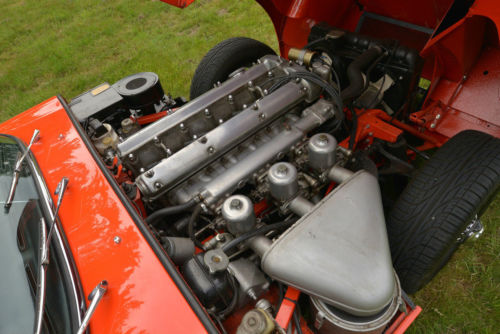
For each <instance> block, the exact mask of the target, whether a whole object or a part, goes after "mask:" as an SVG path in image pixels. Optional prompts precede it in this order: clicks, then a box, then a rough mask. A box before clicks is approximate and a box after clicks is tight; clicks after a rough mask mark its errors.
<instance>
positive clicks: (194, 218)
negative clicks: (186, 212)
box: [188, 205, 203, 249]
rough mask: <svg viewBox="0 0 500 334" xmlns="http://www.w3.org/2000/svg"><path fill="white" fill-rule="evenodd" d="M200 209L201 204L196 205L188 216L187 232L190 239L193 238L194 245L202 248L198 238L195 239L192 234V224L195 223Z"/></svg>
mask: <svg viewBox="0 0 500 334" xmlns="http://www.w3.org/2000/svg"><path fill="white" fill-rule="evenodd" d="M201 209H202V208H201V205H198V206H197V207H196V208H195V209H194V211H193V213H192V214H191V217H190V218H189V222H188V234H189V237H190V238H191V240H193V242H194V244H195V245H196V247H198V248H200V249H203V244H202V243H201V242H200V241H199V240H198V239H196V236H195V235H194V224H195V223H196V221H197V220H198V217H199V216H200V213H201Z"/></svg>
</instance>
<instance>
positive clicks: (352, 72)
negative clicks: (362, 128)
mask: <svg viewBox="0 0 500 334" xmlns="http://www.w3.org/2000/svg"><path fill="white" fill-rule="evenodd" d="M381 54H382V49H381V48H380V47H378V46H372V47H370V48H369V49H368V50H366V51H365V52H363V53H362V54H361V55H359V56H358V57H357V58H356V59H354V60H353V61H352V62H351V63H350V64H349V66H348V67H347V78H348V79H349V86H347V87H346V88H345V89H344V90H343V91H342V92H341V96H342V99H343V100H344V101H346V100H350V99H352V98H355V97H358V96H359V95H361V93H363V89H364V87H365V83H364V80H363V75H362V71H363V70H364V69H365V68H367V67H368V66H369V65H370V64H371V63H372V62H373V61H375V59H377V58H378V57H379V56H380V55H381Z"/></svg>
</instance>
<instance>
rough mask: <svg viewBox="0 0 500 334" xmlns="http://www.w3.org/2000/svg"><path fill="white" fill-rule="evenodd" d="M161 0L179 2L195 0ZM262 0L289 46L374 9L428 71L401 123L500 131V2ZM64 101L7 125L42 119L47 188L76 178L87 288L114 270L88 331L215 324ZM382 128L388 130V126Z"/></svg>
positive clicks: (69, 200) (38, 153)
mask: <svg viewBox="0 0 500 334" xmlns="http://www.w3.org/2000/svg"><path fill="white" fill-rule="evenodd" d="M164 1H165V2H168V3H171V4H174V5H176V6H179V7H185V6H187V5H189V4H190V3H191V2H193V0H187V1H185V0H164ZM258 2H259V3H260V4H261V5H262V7H263V8H264V9H265V10H266V11H267V12H268V13H269V16H270V17H271V19H272V21H273V24H274V26H275V29H276V32H277V36H278V40H279V46H280V51H281V54H282V55H283V56H285V55H287V52H288V50H289V48H290V47H302V46H304V45H305V44H306V43H307V36H308V33H309V30H310V27H311V26H312V24H313V23H316V22H320V21H325V22H327V23H329V24H330V25H332V26H336V27H339V28H343V29H346V30H351V31H354V30H356V27H357V26H358V25H359V22H360V20H365V23H364V24H363V26H362V27H363V28H362V29H361V31H360V32H364V33H367V32H368V31H369V32H371V33H372V34H373V36H374V37H383V38H396V39H399V40H401V42H402V43H404V44H407V45H408V46H411V47H415V48H418V49H419V50H421V51H420V54H421V56H422V57H423V58H424V59H425V66H424V69H423V74H422V75H423V77H425V78H427V79H428V80H430V82H431V86H430V88H429V91H428V94H427V98H426V101H425V103H424V107H423V108H422V110H420V111H418V112H416V113H414V114H413V115H412V116H411V119H412V120H413V121H414V123H413V124H411V125H407V124H399V125H398V124H392V125H393V126H394V125H395V126H396V127H399V128H402V129H403V130H406V131H412V132H414V133H416V134H418V135H419V136H421V137H422V138H423V139H425V140H427V143H426V145H428V147H432V146H440V145H441V144H442V143H444V142H445V141H446V139H447V138H450V137H451V136H453V135H454V134H456V133H458V132H460V131H461V130H463V129H476V130H480V131H483V132H486V133H490V134H492V135H494V136H496V137H500V86H499V83H500V61H499V59H500V49H499V48H498V42H499V35H498V31H500V6H498V4H497V1H496V0H477V1H475V3H474V4H473V5H472V6H471V7H470V8H469V9H468V12H467V13H466V14H465V16H463V17H462V18H459V19H458V20H456V21H455V22H454V23H452V24H451V25H449V26H447V27H446V28H445V29H443V30H442V31H439V32H435V29H438V27H439V26H440V25H441V24H443V21H444V19H443V18H445V17H446V13H447V12H448V10H449V9H450V7H451V6H452V3H453V1H452V0H441V1H433V0H421V1H413V2H401V1H383V0H377V1H367V0H360V1H354V0H336V1H326V0H322V1H313V0H302V1H279V0H259V1H258ZM367 13H370V15H367ZM370 20H371V21H373V20H375V21H378V24H379V25H378V28H377V29H376V30H373V29H370V24H372V23H373V22H370ZM381 22H382V23H381ZM384 22H385V23H384ZM402 23H407V26H406V27H405V26H404V25H403V24H402ZM394 27H399V28H398V29H395V28H394ZM417 28H418V29H417ZM365 30H366V31H365ZM429 37H430V38H429ZM67 108H68V107H67V106H66V104H65V102H64V100H63V99H61V98H59V97H53V98H51V99H49V100H47V101H45V102H43V103H41V104H40V105H38V106H35V107H33V108H31V109H29V110H27V111H25V112H24V113H22V114H20V115H18V116H16V117H14V118H12V119H10V120H9V121H7V122H5V123H3V124H1V125H0V133H5V134H10V135H13V136H16V137H18V138H20V139H21V140H22V141H24V142H28V141H29V138H30V136H31V134H32V131H33V129H34V128H37V129H39V130H40V132H41V136H40V140H39V141H38V142H36V143H35V144H34V145H33V147H32V152H33V154H34V156H35V157H36V159H37V162H38V164H39V166H40V169H41V171H42V173H43V176H44V177H45V180H46V183H47V186H48V188H49V190H50V191H51V192H54V190H55V188H56V186H57V183H58V181H59V180H60V179H61V177H63V176H66V177H68V178H69V180H70V181H69V187H68V191H67V197H66V199H65V201H64V205H63V206H62V208H61V210H60V220H61V223H62V227H63V229H64V233H65V235H66V238H67V240H68V244H69V247H70V249H71V252H72V254H73V257H74V260H75V263H76V267H77V269H78V273H79V276H80V279H81V284H82V288H83V293H84V295H88V294H89V293H90V292H91V291H92V289H93V288H94V287H95V285H96V284H97V283H98V282H99V281H101V280H103V279H105V280H107V281H108V282H109V291H108V293H107V294H106V295H105V296H104V298H103V300H102V302H101V304H100V305H99V307H98V308H97V311H96V312H95V314H94V316H93V318H92V320H91V322H90V330H91V332H95V333H159V332H165V331H168V332H171V333H180V332H184V333H204V332H207V331H212V330H215V327H214V326H213V324H212V323H211V321H210V319H209V317H208V315H207V314H206V313H205V311H204V310H203V308H202V307H201V306H200V305H199V304H198V302H197V301H196V299H195V297H194V296H193V295H192V293H191V292H190V290H189V288H188V287H187V285H186V284H185V282H184V281H183V279H182V278H181V276H180V274H179V273H178V272H177V270H176V268H175V267H174V265H173V264H172V263H171V261H170V260H169V258H168V256H167V255H166V253H165V252H164V251H163V249H161V248H160V247H159V246H158V245H157V244H156V243H155V241H154V240H152V238H153V237H152V235H151V233H149V232H148V231H147V227H146V225H144V224H143V222H142V219H141V218H140V216H139V215H138V214H137V212H136V211H135V210H134V208H133V207H132V206H131V205H130V204H129V203H128V202H127V201H126V200H125V197H124V195H123V193H122V191H121V190H120V189H119V188H118V186H117V184H116V183H115V182H114V180H113V178H112V176H111V174H110V173H109V171H107V170H106V168H105V167H104V165H103V164H102V162H100V160H99V158H97V154H96V152H95V149H93V147H92V146H91V145H89V143H88V142H87V141H86V139H85V135H84V133H83V132H82V129H81V127H80V126H79V124H78V122H77V121H75V119H73V116H72V115H71V113H70V112H69V110H68V109H67ZM370 117H372V118H370V119H368V118H367V119H366V121H367V122H370V124H374V123H376V122H380V124H381V125H380V127H379V128H381V129H383V128H384V124H386V123H384V122H383V121H384V120H383V119H381V118H380V117H381V116H380V114H377V113H373V114H371V115H370ZM380 136H391V133H390V131H389V132H384V131H381V132H380ZM362 137H363V136H362V135H361V136H360V138H358V140H362V139H363V138H362ZM87 303H88V302H87ZM418 313H419V309H416V310H415V311H414V312H413V313H412V314H410V316H408V317H407V318H406V319H403V318H404V316H401V317H400V318H398V320H397V321H396V322H395V324H394V325H393V327H392V328H391V329H392V330H394V333H396V332H402V331H404V330H405V328H407V327H408V325H409V323H410V322H411V321H412V320H413V319H414V318H415V317H416V316H417V315H418ZM288 320H289V319H288Z"/></svg>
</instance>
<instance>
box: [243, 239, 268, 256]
mask: <svg viewBox="0 0 500 334" xmlns="http://www.w3.org/2000/svg"><path fill="white" fill-rule="evenodd" d="M272 244H273V242H272V240H271V239H269V238H268V237H266V236H263V235H258V236H256V237H253V238H252V239H250V240H248V246H250V248H252V250H253V251H254V252H255V253H256V254H257V255H258V256H259V257H261V258H262V256H264V253H265V252H267V250H268V249H269V248H270V247H271V245H272Z"/></svg>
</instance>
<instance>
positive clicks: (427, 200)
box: [387, 130, 500, 293]
mask: <svg viewBox="0 0 500 334" xmlns="http://www.w3.org/2000/svg"><path fill="white" fill-rule="evenodd" d="M499 188H500V140H499V139H498V138H495V137H492V136H490V135H488V134H485V133H482V132H478V131H472V130H467V131H463V132H460V133H459V134H457V135H456V136H454V137H452V138H451V139H450V140H449V141H448V142H446V143H445V144H444V145H443V146H442V147H441V148H440V149H439V150H438V151H437V152H436V154H435V155H434V156H433V157H432V158H431V159H430V160H429V161H428V162H427V164H426V165H424V166H423V167H422V168H421V170H420V171H419V172H418V174H417V175H416V176H415V177H414V178H413V179H412V180H411V181H410V183H409V184H408V186H407V187H406V189H405V190H404V191H403V193H402V194H401V196H400V197H399V198H398V200H397V201H396V203H395V205H394V207H393V209H392V211H391V213H390V214H389V217H388V220H387V231H388V236H389V241H390V246H391V253H392V259H393V263H394V268H395V269H396V271H397V273H398V276H399V278H400V280H401V285H402V286H403V289H404V290H405V291H406V292H408V293H415V292H417V291H418V290H420V289H421V288H422V287H423V286H424V285H425V284H427V283H428V282H430V281H431V280H432V278H433V277H434V276H435V275H436V274H437V273H438V272H439V270H440V269H441V268H442V267H443V266H444V265H445V264H446V263H447V262H448V260H449V259H450V257H451V256H452V255H453V253H454V252H455V251H456V250H457V248H458V246H459V245H460V244H461V242H463V240H464V236H465V233H466V229H467V228H468V227H469V228H470V227H471V226H472V223H473V222H474V220H475V219H476V218H477V217H479V216H480V215H481V214H482V213H483V212H484V210H485V209H486V208H487V206H488V204H489V203H490V201H491V200H492V199H493V197H494V195H495V193H496V192H497V191H498V189H499Z"/></svg>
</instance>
